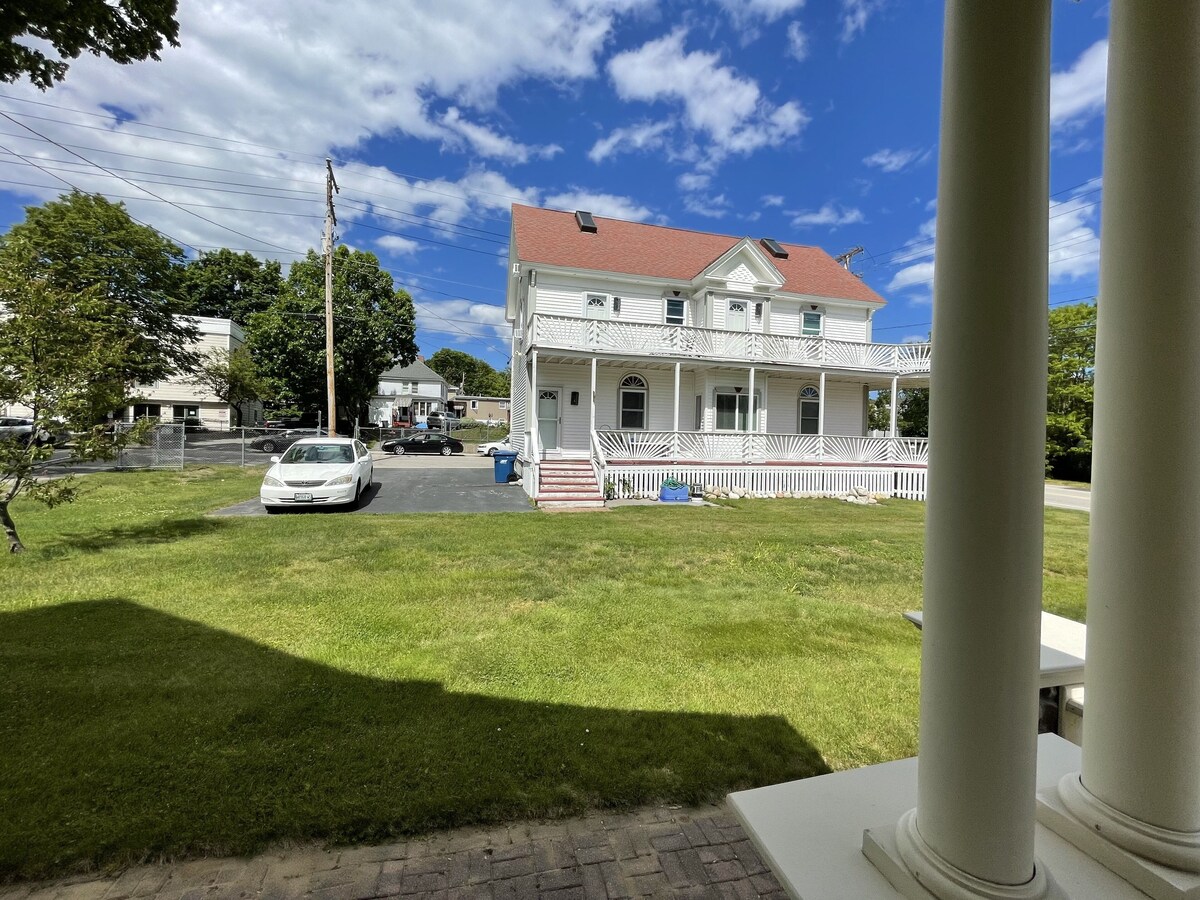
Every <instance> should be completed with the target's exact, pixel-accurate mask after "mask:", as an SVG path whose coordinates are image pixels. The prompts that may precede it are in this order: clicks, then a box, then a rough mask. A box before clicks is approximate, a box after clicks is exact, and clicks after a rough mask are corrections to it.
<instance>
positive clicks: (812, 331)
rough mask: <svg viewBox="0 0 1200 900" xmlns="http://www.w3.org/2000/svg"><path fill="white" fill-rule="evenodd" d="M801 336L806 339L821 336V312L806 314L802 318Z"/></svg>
mask: <svg viewBox="0 0 1200 900" xmlns="http://www.w3.org/2000/svg"><path fill="white" fill-rule="evenodd" d="M800 334H802V335H803V336H804V337H820V336H821V314H820V313H819V312H806V313H804V314H803V316H801V321H800Z"/></svg>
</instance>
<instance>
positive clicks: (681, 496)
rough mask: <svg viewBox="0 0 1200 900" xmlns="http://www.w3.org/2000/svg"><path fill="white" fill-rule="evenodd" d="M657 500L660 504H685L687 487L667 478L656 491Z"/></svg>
mask: <svg viewBox="0 0 1200 900" xmlns="http://www.w3.org/2000/svg"><path fill="white" fill-rule="evenodd" d="M658 499H659V501H660V502H662V503H687V502H688V486H687V485H686V484H684V483H683V482H682V481H680V480H678V479H677V478H668V479H667V480H666V481H664V482H663V483H662V486H661V487H660V488H659V489H658Z"/></svg>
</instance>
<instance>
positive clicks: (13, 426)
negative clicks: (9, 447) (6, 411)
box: [0, 416, 71, 446]
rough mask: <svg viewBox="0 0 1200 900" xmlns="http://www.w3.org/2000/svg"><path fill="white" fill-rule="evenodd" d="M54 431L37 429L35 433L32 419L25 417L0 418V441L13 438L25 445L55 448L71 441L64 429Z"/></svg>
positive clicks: (58, 428)
mask: <svg viewBox="0 0 1200 900" xmlns="http://www.w3.org/2000/svg"><path fill="white" fill-rule="evenodd" d="M56 429H57V430H55V431H53V432H52V431H49V430H48V429H46V428H38V429H36V431H35V429H34V421H33V419H30V418H27V417H25V416H4V417H2V418H0V441H3V440H8V439H10V438H15V439H16V440H19V441H21V442H22V443H25V444H28V443H29V442H30V441H35V442H36V443H37V444H38V446H42V445H43V444H50V445H51V446H57V445H59V444H66V443H68V442H69V441H70V440H71V435H70V434H68V433H67V431H66V430H65V429H63V428H61V427H57V426H56Z"/></svg>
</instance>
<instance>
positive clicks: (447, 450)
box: [442, 446, 454, 456]
mask: <svg viewBox="0 0 1200 900" xmlns="http://www.w3.org/2000/svg"><path fill="white" fill-rule="evenodd" d="M453 452H454V450H453V448H451V447H449V446H446V447H443V448H442V456H449V455H450V454H451V453H453Z"/></svg>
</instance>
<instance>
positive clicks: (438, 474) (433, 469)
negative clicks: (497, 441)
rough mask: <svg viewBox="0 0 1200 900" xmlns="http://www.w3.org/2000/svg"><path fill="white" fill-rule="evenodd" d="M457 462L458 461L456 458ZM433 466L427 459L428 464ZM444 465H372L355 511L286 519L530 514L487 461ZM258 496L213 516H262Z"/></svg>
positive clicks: (320, 510)
mask: <svg viewBox="0 0 1200 900" xmlns="http://www.w3.org/2000/svg"><path fill="white" fill-rule="evenodd" d="M456 461H457V460H456ZM431 462H432V460H431ZM439 462H443V461H441V460H439ZM487 463H488V465H487V466H486V467H485V466H483V465H480V464H474V465H458V466H452V467H451V466H449V465H445V464H443V465H442V466H436V465H431V466H420V467H412V468H400V467H398V466H388V465H383V466H381V465H379V464H378V463H376V465H375V482H376V483H375V485H374V486H373V487H372V488H371V490H370V493H368V494H367V496H366V498H365V499H364V500H363V503H362V505H361V506H360V507H359V508H358V509H356V510H345V509H339V508H337V507H314V508H310V509H297V510H291V509H289V510H286V511H285V513H286V514H288V515H312V514H314V513H315V514H318V515H322V514H324V515H345V514H347V513H350V512H353V513H439V512H442V513H444V512H455V513H487V512H530V511H532V509H533V507H531V506H530V505H529V499H528V498H527V497H526V495H525V491H524V489H523V488H522V487H521V486H520V485H519V484H496V483H495V478H494V477H493V475H492V466H491V460H487ZM266 514H267V511H266V510H265V509H263V505H262V504H261V503H259V502H258V498H255V499H253V500H247V501H245V502H244V503H238V504H237V505H235V506H230V507H226V508H225V509H221V510H217V511H216V512H214V513H213V514H212V515H214V516H265V515H266Z"/></svg>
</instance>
